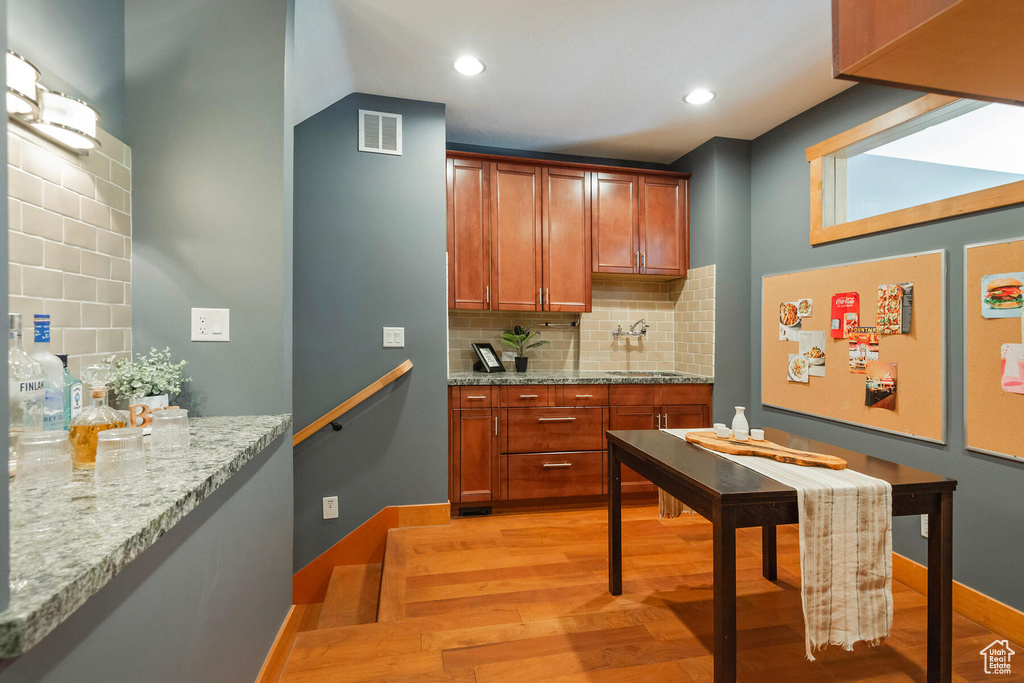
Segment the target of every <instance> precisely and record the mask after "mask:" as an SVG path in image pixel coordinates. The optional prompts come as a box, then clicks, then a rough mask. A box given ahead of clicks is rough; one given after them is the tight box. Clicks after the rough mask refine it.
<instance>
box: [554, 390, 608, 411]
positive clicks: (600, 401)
mask: <svg viewBox="0 0 1024 683" xmlns="http://www.w3.org/2000/svg"><path fill="white" fill-rule="evenodd" d="M551 390H552V393H554V392H556V391H557V392H558V396H557V397H552V398H554V401H553V403H554V405H556V406H569V407H572V408H583V407H587V406H602V407H603V406H606V405H608V385H607V384H563V385H562V386H557V387H551Z"/></svg>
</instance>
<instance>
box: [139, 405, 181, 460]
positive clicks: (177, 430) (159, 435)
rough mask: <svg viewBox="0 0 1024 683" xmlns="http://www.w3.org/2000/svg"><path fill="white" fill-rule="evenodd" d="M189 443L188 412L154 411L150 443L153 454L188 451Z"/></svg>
mask: <svg viewBox="0 0 1024 683" xmlns="http://www.w3.org/2000/svg"><path fill="white" fill-rule="evenodd" d="M189 443H190V438H189V433H188V411H187V410H185V409H183V408H168V409H166V410H156V411H153V435H152V436H151V437H150V442H149V448H150V451H152V452H153V453H173V452H175V451H187V450H188V447H189Z"/></svg>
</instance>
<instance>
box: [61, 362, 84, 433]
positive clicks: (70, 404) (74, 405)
mask: <svg viewBox="0 0 1024 683" xmlns="http://www.w3.org/2000/svg"><path fill="white" fill-rule="evenodd" d="M57 358H60V362H61V363H62V364H63V365H64V431H67V430H68V429H69V428H70V427H71V420H73V419H75V418H76V417H78V414H79V413H80V412H82V408H84V407H85V394H84V392H83V390H82V380H80V379H78V378H77V377H75V376H74V375H72V374H71V373H70V372H68V354H66V353H58V354H57Z"/></svg>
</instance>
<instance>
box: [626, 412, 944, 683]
mask: <svg viewBox="0 0 1024 683" xmlns="http://www.w3.org/2000/svg"><path fill="white" fill-rule="evenodd" d="M607 436H608V493H609V495H608V589H609V590H610V591H611V593H612V595H621V594H622V476H621V472H622V468H621V465H627V466H628V467H629V468H630V469H632V470H634V471H636V472H637V473H639V474H641V475H643V476H645V477H647V479H649V480H650V481H652V482H653V483H654V484H656V485H657V486H658V487H660V488H662V489H664V490H665V491H666V492H668V493H669V494H671V495H672V496H675V497H676V498H678V499H679V500H680V501H682V502H683V503H684V504H685V505H688V506H689V507H691V508H692V509H693V510H695V511H696V512H697V513H699V514H700V515H702V516H703V517H705V518H706V519H708V520H710V521H711V523H712V525H713V527H714V531H713V539H714V582H715V585H714V620H715V626H714V662H715V678H714V680H715V681H716V683H725V682H727V681H735V680H736V529H738V528H744V527H755V526H759V527H761V539H762V573H763V574H764V577H765V578H766V579H768V580H769V581H774V580H775V579H776V544H775V543H776V535H775V527H776V525H778V524H795V523H797V522H798V521H799V519H798V517H797V505H796V491H795V490H794V489H792V488H790V487H788V486H786V485H784V484H781V483H779V482H777V481H775V480H774V479H771V478H769V477H766V476H764V475H762V474H759V473H757V472H755V471H754V470H751V469H748V468H746V467H744V466H742V465H738V464H736V463H734V462H732V461H730V460H726V459H725V458H722V457H719V456H717V455H714V454H712V453H709V452H708V451H706V450H704V449H702V448H698V447H697V446H694V445H692V444H689V443H687V442H686V441H683V440H682V439H680V438H677V437H675V436H672V435H671V434H666V433H664V432H661V431H609V432H607ZM765 438H766V439H768V440H770V441H774V442H775V443H778V444H781V445H783V446H788V447H790V448H796V449H799V450H805V451H813V452H815V453H825V454H828V455H836V456H839V457H840V458H843V459H845V460H846V461H847V464H848V467H849V468H850V469H852V470H855V471H857V472H861V473H863V474H867V475H870V476H872V477H876V478H878V479H884V480H885V481H887V482H889V483H890V484H892V514H893V516H897V515H922V514H927V515H928V530H929V534H928V681H929V683H939V682H943V683H948V682H949V681H950V680H951V678H952V662H953V656H952V655H953V490H954V489H956V481H955V480H953V479H947V478H945V477H940V476H938V475H935V474H931V473H929V472H925V471H923V470H917V469H914V468H912V467H904V466H903V465H897V464H896V463H892V462H888V461H886V460H880V459H878V458H873V457H871V456H868V455H864V454H862V453H855V452H853V451H849V450H846V449H845V448H838V447H836V446H831V445H829V444H824V443H821V442H819V441H812V440H810V439H805V438H802V437H799V436H795V435H793V434H789V433H787V432H783V431H780V430H777V429H766V430H765Z"/></svg>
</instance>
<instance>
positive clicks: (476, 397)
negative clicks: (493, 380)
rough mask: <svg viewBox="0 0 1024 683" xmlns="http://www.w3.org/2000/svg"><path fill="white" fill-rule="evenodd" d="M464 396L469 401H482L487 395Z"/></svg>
mask: <svg viewBox="0 0 1024 683" xmlns="http://www.w3.org/2000/svg"><path fill="white" fill-rule="evenodd" d="M466 398H467V399H469V400H470V401H483V400H484V399H485V398H487V397H486V396H467V397H466Z"/></svg>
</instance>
